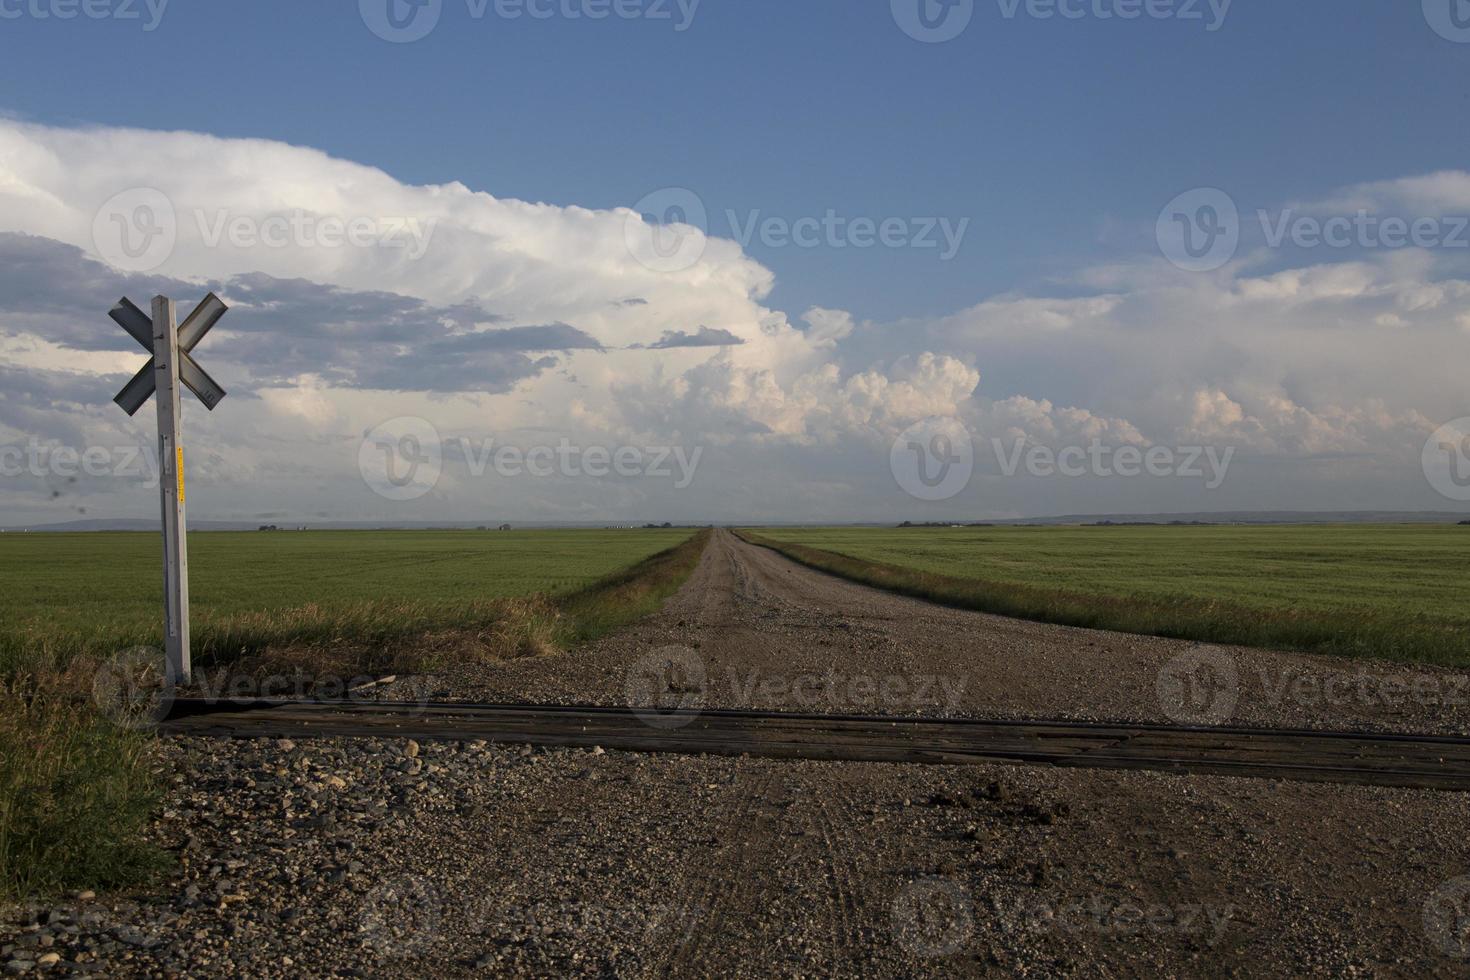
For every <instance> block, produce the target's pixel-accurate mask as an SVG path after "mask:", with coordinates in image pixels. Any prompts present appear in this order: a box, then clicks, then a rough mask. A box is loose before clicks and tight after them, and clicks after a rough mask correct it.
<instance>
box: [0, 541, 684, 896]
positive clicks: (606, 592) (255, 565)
mask: <svg viewBox="0 0 1470 980" xmlns="http://www.w3.org/2000/svg"><path fill="white" fill-rule="evenodd" d="M706 540H707V536H706V535H704V534H699V535H696V534H695V532H692V531H688V530H627V531H522V532H515V531H507V532H498V531H495V532H465V531H425V532H411V531H388V532H370V531H342V532H255V533H241V534H222V533H196V534H193V535H191V536H190V538H189V562H190V579H191V583H190V584H191V586H192V596H191V598H192V603H191V605H192V607H193V608H192V617H191V618H192V625H193V640H194V642H193V647H194V663H195V667H196V676H197V675H198V674H199V673H200V672H201V670H200V669H201V668H202V670H203V671H204V672H207V671H209V670H211V669H212V668H220V669H221V670H222V671H226V672H230V671H241V672H244V673H250V672H252V670H254V669H260V670H268V669H271V668H272V667H274V668H276V669H281V670H283V671H291V672H301V673H304V674H307V675H310V676H311V677H314V678H318V679H320V678H323V677H325V676H330V675H332V674H334V672H338V671H340V672H341V673H340V675H339V676H341V677H348V676H355V675H357V674H360V673H371V672H387V671H402V670H408V671H418V670H420V669H423V668H425V667H427V666H430V665H432V664H433V663H435V662H437V661H439V660H442V659H444V658H447V657H476V656H483V657H492V658H493V657H502V656H524V655H528V654H535V653H539V652H547V651H551V650H556V649H564V648H566V647H568V646H570V645H572V644H575V643H576V642H578V641H580V640H584V639H587V638H590V637H593V636H596V635H599V634H600V633H602V632H605V631H607V630H610V629H614V628H616V627H618V626H620V625H622V624H624V623H627V622H630V621H631V620H633V619H636V618H638V617H639V616H642V615H646V614H647V613H650V612H652V611H654V610H655V609H657V608H658V607H659V605H661V604H662V602H663V601H664V599H666V598H667V597H668V596H669V595H671V594H673V592H674V591H675V590H676V589H677V588H678V587H679V585H680V584H681V583H682V582H683V581H684V580H685V579H686V578H687V577H688V575H689V573H690V572H691V571H692V570H693V569H694V567H695V565H696V564H697V563H698V561H699V556H700V553H701V552H702V550H703V546H704V543H705V541H706ZM160 563H161V555H160V545H159V540H158V536H157V535H156V534H6V535H0V899H3V898H6V897H13V896H18V895H26V894H37V893H39V894H44V893H49V892H54V891H56V890H58V889H61V888H69V887H70V888H76V887H101V886H117V885H126V884H131V883H134V882H139V881H144V880H146V879H147V877H148V875H149V874H150V872H152V871H153V870H155V869H157V868H158V867H161V866H163V865H164V864H166V862H167V860H168V857H167V855H166V854H164V853H163V852H162V851H160V850H159V849H158V848H157V847H156V846H154V845H153V844H151V843H149V841H148V839H147V837H146V833H145V832H146V829H147V826H148V823H149V821H150V819H151V817H152V814H153V813H154V811H155V809H156V807H157V804H158V801H159V799H160V798H161V792H162V791H161V783H160V776H159V772H158V766H157V762H156V756H155V753H154V751H153V748H154V746H153V743H152V740H151V739H149V738H147V737H146V736H145V735H144V734H143V733H141V732H138V731H132V730H128V729H126V728H122V727H120V726H119V725H117V724H116V721H115V719H113V718H111V717H110V716H109V715H108V714H107V713H106V712H103V711H99V710H97V706H96V705H95V704H94V703H93V702H92V701H91V700H90V699H89V697H88V694H89V692H90V691H91V681H92V678H93V677H94V676H95V671H96V669H97V667H98V666H99V665H100V664H101V663H103V662H104V661H106V659H107V658H108V657H109V656H110V655H112V654H114V653H117V652H120V651H122V650H125V649H127V648H129V647H132V646H138V645H149V646H154V647H157V646H158V645H159V642H160V635H161V631H162V630H161V626H160V623H159V620H160V618H161V615H162V614H161V604H162V585H161V583H160V581H159V579H160V577H161V573H160ZM273 658H277V659H274V660H273ZM282 658H283V659H282Z"/></svg>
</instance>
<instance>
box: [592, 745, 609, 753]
mask: <svg viewBox="0 0 1470 980" xmlns="http://www.w3.org/2000/svg"><path fill="white" fill-rule="evenodd" d="M592 754H593V755H606V754H607V753H606V752H604V751H603V749H602V746H600V745H594V746H592Z"/></svg>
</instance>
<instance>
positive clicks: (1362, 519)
mask: <svg viewBox="0 0 1470 980" xmlns="http://www.w3.org/2000/svg"><path fill="white" fill-rule="evenodd" d="M1467 519H1470V511H1404V510H1350V511H1296V510H1266V511H1219V512H1211V511H1201V512H1198V513H1189V514H1064V515H1060V516H1057V517H1023V518H1011V519H999V520H986V521H966V520H956V521H953V522H920V521H914V525H915V526H922V524H924V523H930V524H933V523H954V524H992V525H1011V526H1014V525H1047V524H1458V523H1460V522H1462V521H1465V520H1467ZM900 520H901V519H895V520H893V521H891V522H890V521H885V522H881V523H880V522H877V521H831V522H826V523H829V524H831V525H834V526H837V525H843V526H855V527H892V526H893V525H895V524H898V523H900ZM270 523H272V524H275V525H276V526H278V527H279V528H280V529H281V533H285V532H288V531H291V530H295V529H296V528H298V527H303V526H304V527H308V528H310V529H311V530H313V531H373V530H396V531H437V530H443V531H453V530H476V529H480V528H484V527H487V526H488V527H489V528H492V529H493V528H496V527H499V526H500V524H501V523H502V522H501V521H498V520H488V521H483V522H481V521H441V522H391V521H387V522H384V521H325V522H316V523H310V524H305V525H301V524H295V523H291V522H285V521H280V520H274V521H272V522H270ZM715 523H729V522H715ZM736 523H742V524H751V525H767V526H773V527H774V526H790V525H792V524H793V522H791V521H744V522H736ZM800 523H816V522H800ZM695 524H697V525H698V526H701V527H704V526H708V524H707V523H702V522H695ZM695 524H690V523H687V522H686V523H681V524H679V526H680V527H689V526H695ZM261 526H262V525H261V523H260V522H257V521H190V522H189V529H190V530H191V531H255V530H258V529H259V528H260V527H261ZM511 526H512V527H514V528H517V529H530V528H558V527H560V528H603V527H642V526H644V522H643V521H583V522H580V523H570V522H550V521H541V522H537V521H526V522H512V524H511ZM157 530H158V521H156V520H146V519H137V518H120V519H107V518H94V519H88V520H77V521H64V522H61V523H57V524H33V525H30V526H25V525H18V526H12V527H5V528H0V531H4V532H8V533H16V532H26V531H35V532H47V531H73V532H75V531H157Z"/></svg>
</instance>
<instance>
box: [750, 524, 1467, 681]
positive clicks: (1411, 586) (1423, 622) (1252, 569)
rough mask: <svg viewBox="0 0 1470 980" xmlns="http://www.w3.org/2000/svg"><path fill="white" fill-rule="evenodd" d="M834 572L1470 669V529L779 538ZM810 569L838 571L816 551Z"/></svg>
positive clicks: (1029, 607) (1173, 632) (986, 604)
mask: <svg viewBox="0 0 1470 980" xmlns="http://www.w3.org/2000/svg"><path fill="white" fill-rule="evenodd" d="M756 534H757V535H758V536H759V537H761V538H764V539H767V540H768V541H771V542H774V543H779V544H781V545H782V546H783V547H786V548H790V547H792V546H797V547H805V548H812V549H818V550H819V551H821V552H826V553H830V554H832V555H837V556H844V557H846V558H849V559H856V560H857V561H856V562H852V563H849V564H848V565H847V566H846V567H841V568H838V567H829V569H828V570H831V571H837V572H839V573H840V574H847V575H849V576H850V577H854V578H860V579H862V580H865V581H872V580H873V579H874V577H875V576H876V577H877V578H881V579H882V580H883V581H881V582H878V581H874V584H882V585H884V586H885V587H890V588H895V589H898V590H900V591H906V592H909V593H911V594H915V595H920V596H923V597H926V598H932V599H936V600H939V601H943V602H949V603H953V604H956V605H962V606H966V607H969V608H976V609H984V610H988V611H993V612H1000V613H1005V614H1009V615H1018V616H1024V617H1026V618H1034V619H1044V620H1050V621H1054V622H1063V623H1071V624H1075V625H1086V626H1099V627H1106V628H1115V629H1124V630H1129V631H1132V632H1140V633H1158V634H1160V635H1166V636H1181V637H1186V638H1192V639H1201V640H1209V641H1214V642H1239V643H1247V644H1254V645H1261V646H1275V645H1279V646H1285V647H1294V648H1299V649H1307V650H1319V651H1324V652H1333V653H1342V654H1349V655H1355V656H1378V657H1385V658H1389V659H1398V660H1424V661H1429V662H1437V663H1453V664H1470V527H1457V526H1451V525H1289V526H1280V525H1273V526H1248V527H1247V526H1238V527H1237V526H1219V527H1182V526H1159V527H989V528H901V529H900V528H891V529H881V528H872V529H868V528H772V529H762V530H759V531H758V532H756ZM793 556H794V557H801V558H803V560H806V561H808V563H809V564H816V565H819V566H821V565H823V564H824V563H825V564H826V565H828V566H832V565H834V564H838V563H834V562H833V561H832V560H831V559H830V558H822V557H821V556H820V555H813V554H807V555H802V554H800V553H797V554H794V555H793Z"/></svg>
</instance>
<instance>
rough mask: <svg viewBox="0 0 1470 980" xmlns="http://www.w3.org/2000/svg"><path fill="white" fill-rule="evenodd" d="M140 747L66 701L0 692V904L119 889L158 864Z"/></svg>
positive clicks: (149, 776)
mask: <svg viewBox="0 0 1470 980" xmlns="http://www.w3.org/2000/svg"><path fill="white" fill-rule="evenodd" d="M159 797H160V785H159V780H158V777H157V775H156V773H155V772H154V770H153V752H152V750H151V746H150V744H149V740H148V739H147V738H146V737H145V736H143V735H141V734H140V733H138V732H133V731H126V730H123V729H119V728H118V727H116V726H115V725H114V724H113V723H112V722H111V721H109V720H108V719H107V718H105V717H103V716H102V715H101V714H100V713H98V712H97V711H95V710H92V709H91V708H90V706H88V705H86V704H84V703H79V702H78V701H76V700H75V699H71V698H64V697H58V696H54V695H47V694H40V693H38V692H35V691H29V692H22V691H18V690H16V689H15V687H14V686H12V687H10V688H9V689H6V690H3V691H0V897H14V896H19V895H24V894H30V893H36V892H43V893H44V892H48V891H54V890H56V889H60V888H66V887H78V886H88V887H99V886H111V885H123V884H128V883H131V882H134V881H138V880H140V879H141V878H143V877H144V876H146V875H147V874H148V873H149V872H151V871H153V870H155V869H157V868H159V867H162V866H163V865H164V864H165V856H164V854H163V852H161V851H159V850H158V849H157V848H155V847H153V846H152V845H150V844H148V843H146V842H145V840H144V832H145V830H146V828H147V826H148V821H149V818H150V816H151V814H152V812H153V810H154V808H155V806H156V805H157V802H158V800H159Z"/></svg>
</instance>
